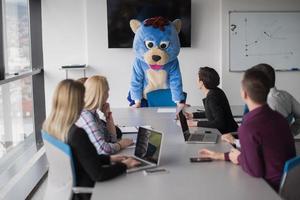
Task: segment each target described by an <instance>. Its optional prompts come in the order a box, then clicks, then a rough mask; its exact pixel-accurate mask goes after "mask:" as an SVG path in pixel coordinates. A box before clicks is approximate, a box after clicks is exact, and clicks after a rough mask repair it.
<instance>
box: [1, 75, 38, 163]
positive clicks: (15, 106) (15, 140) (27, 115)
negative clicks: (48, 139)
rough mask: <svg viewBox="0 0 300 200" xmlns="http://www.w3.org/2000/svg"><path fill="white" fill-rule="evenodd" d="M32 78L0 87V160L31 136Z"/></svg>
mask: <svg viewBox="0 0 300 200" xmlns="http://www.w3.org/2000/svg"><path fill="white" fill-rule="evenodd" d="M33 132H34V131H33V102H32V78H31V77H27V78H24V79H20V80H17V81H14V82H10V83H8V84H4V85H2V86H1V87H0V159H1V157H3V156H4V155H5V154H6V153H8V152H9V151H10V150H11V149H12V148H13V147H15V146H17V145H18V144H20V143H21V142H23V141H24V140H25V139H26V138H28V137H29V136H31V135H33Z"/></svg>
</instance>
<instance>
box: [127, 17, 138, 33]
mask: <svg viewBox="0 0 300 200" xmlns="http://www.w3.org/2000/svg"><path fill="white" fill-rule="evenodd" d="M129 24H130V28H131V30H132V31H133V32H134V33H136V31H137V30H138V28H139V27H140V26H141V22H140V21H139V20H137V19H132V20H130V22H129Z"/></svg>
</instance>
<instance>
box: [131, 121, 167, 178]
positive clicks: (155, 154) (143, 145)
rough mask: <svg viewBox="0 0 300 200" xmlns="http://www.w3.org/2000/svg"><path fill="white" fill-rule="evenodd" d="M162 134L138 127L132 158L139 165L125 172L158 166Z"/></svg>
mask: <svg viewBox="0 0 300 200" xmlns="http://www.w3.org/2000/svg"><path fill="white" fill-rule="evenodd" d="M162 140H163V134H162V133H160V132H158V131H155V130H152V129H147V128H144V127H139V131H138V135H137V139H136V144H135V151H134V156H133V158H134V159H136V160H138V161H139V162H140V163H141V164H140V165H139V166H137V167H135V168H132V169H128V170H127V172H128V173H131V172H135V171H139V170H144V169H149V168H154V167H157V166H158V165H159V160H160V155H161V145H162Z"/></svg>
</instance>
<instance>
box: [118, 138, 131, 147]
mask: <svg viewBox="0 0 300 200" xmlns="http://www.w3.org/2000/svg"><path fill="white" fill-rule="evenodd" d="M118 143H119V144H120V146H121V149H125V148H126V147H128V146H130V145H132V144H133V140H132V139H129V138H124V139H121V140H120V141H119V142H118Z"/></svg>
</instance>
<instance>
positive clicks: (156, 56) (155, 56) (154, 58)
mask: <svg viewBox="0 0 300 200" xmlns="http://www.w3.org/2000/svg"><path fill="white" fill-rule="evenodd" d="M160 59H161V57H160V56H158V55H153V56H152V60H154V61H155V62H157V61H159V60H160Z"/></svg>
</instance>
